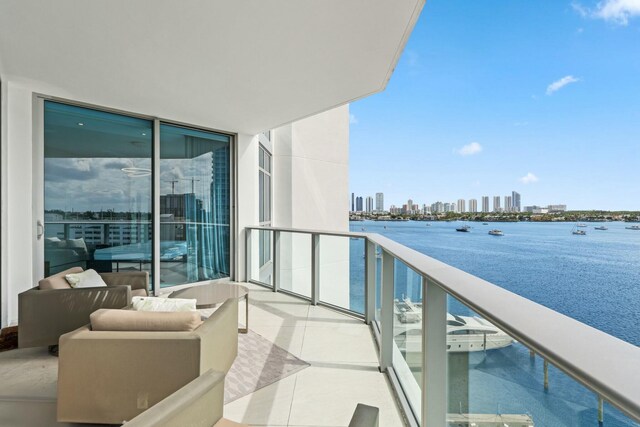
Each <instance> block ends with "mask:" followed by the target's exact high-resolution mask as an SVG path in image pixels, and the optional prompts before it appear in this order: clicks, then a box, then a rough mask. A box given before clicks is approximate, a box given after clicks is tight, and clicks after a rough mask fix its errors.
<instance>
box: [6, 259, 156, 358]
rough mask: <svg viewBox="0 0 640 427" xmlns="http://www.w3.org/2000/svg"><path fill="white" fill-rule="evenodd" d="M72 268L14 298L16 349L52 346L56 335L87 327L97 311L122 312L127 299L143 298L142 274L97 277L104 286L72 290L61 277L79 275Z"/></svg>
mask: <svg viewBox="0 0 640 427" xmlns="http://www.w3.org/2000/svg"><path fill="white" fill-rule="evenodd" d="M81 272H82V268H81V267H73V268H70V269H68V270H65V271H62V272H60V273H57V274H54V275H53V276H50V277H47V278H45V279H42V280H40V281H39V282H38V286H36V287H35V288H32V289H29V290H28V291H25V292H22V293H21V294H19V295H18V345H19V346H20V347H21V348H23V347H40V346H53V345H57V344H58V338H59V337H60V335H62V334H65V333H67V332H70V331H73V330H75V329H77V328H79V327H80V326H82V325H86V324H87V323H89V315H90V314H91V313H93V312H94V311H96V310H98V309H100V308H122V307H126V306H127V305H129V304H130V303H131V296H136V295H140V296H146V295H147V289H148V286H149V274H148V273H147V272H146V271H132V272H122V273H99V274H100V276H101V277H102V280H104V281H105V283H106V284H107V286H103V287H95V288H72V287H71V286H69V284H68V283H67V281H66V280H65V275H67V274H72V273H81Z"/></svg>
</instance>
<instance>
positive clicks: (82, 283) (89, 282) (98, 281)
mask: <svg viewBox="0 0 640 427" xmlns="http://www.w3.org/2000/svg"><path fill="white" fill-rule="evenodd" d="M64 278H65V279H67V282H69V285H70V286H71V287H72V288H95V287H99V286H107V284H106V283H105V282H104V280H102V277H100V275H99V274H98V273H96V271H95V270H92V269H89V270H86V271H83V272H82V273H73V274H67V275H66V276H64Z"/></svg>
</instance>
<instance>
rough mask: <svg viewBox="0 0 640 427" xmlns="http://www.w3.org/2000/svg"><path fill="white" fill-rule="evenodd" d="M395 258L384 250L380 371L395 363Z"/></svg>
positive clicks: (384, 370)
mask: <svg viewBox="0 0 640 427" xmlns="http://www.w3.org/2000/svg"><path fill="white" fill-rule="evenodd" d="M394 269H395V259H394V257H393V255H391V254H390V253H388V252H387V251H385V250H383V251H382V292H381V294H382V295H381V300H382V301H381V302H382V304H381V312H380V322H381V325H380V371H382V372H386V371H387V369H388V368H389V367H391V365H392V363H393V309H394V296H393V287H394V283H393V280H394V279H393V277H394Z"/></svg>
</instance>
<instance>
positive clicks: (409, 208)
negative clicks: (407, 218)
mask: <svg viewBox="0 0 640 427" xmlns="http://www.w3.org/2000/svg"><path fill="white" fill-rule="evenodd" d="M405 213H408V214H412V213H413V200H411V199H409V200H408V201H407V208H406V209H405Z"/></svg>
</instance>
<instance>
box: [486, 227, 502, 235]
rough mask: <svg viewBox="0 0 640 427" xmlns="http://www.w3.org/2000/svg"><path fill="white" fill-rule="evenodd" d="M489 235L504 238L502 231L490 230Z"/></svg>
mask: <svg viewBox="0 0 640 427" xmlns="http://www.w3.org/2000/svg"><path fill="white" fill-rule="evenodd" d="M489 234H491V235H492V236H504V233H503V232H502V230H498V229H495V230H489Z"/></svg>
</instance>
